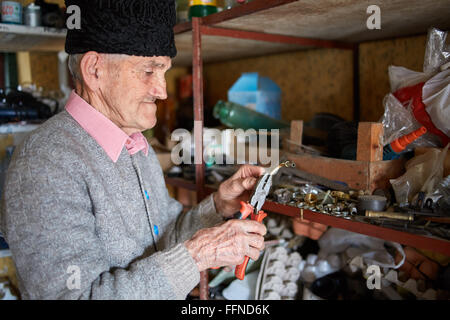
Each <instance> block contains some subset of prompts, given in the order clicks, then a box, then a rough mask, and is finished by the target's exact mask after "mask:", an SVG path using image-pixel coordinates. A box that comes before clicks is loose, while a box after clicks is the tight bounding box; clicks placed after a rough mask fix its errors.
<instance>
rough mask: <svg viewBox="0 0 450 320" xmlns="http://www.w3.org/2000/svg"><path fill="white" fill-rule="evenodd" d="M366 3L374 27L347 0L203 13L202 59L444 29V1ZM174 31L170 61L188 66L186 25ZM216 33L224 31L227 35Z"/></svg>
mask: <svg viewBox="0 0 450 320" xmlns="http://www.w3.org/2000/svg"><path fill="white" fill-rule="evenodd" d="M370 4H374V5H378V6H379V7H380V10H381V29H380V30H369V29H367V26H366V20H367V18H368V17H369V15H368V14H367V13H366V10H367V7H368V5H369V4H368V3H367V2H365V1H353V0H346V1H340V2H339V4H336V2H335V1H333V0H284V1H268V0H255V1H253V2H250V3H248V4H245V5H241V6H238V7H235V8H232V9H230V10H225V11H222V12H219V13H216V14H212V15H209V16H206V17H204V18H202V19H201V21H202V33H203V34H204V35H203V37H202V56H203V61H204V62H205V63H208V62H217V61H223V60H232V59H239V58H246V57H254V56H261V55H267V54H273V53H281V52H288V51H297V50H302V49H310V48H323V47H334V48H345V47H347V48H348V49H351V48H352V47H353V45H354V44H357V43H360V42H364V41H372V40H381V39H389V38H393V37H405V36H413V35H418V34H426V33H427V30H428V28H430V27H437V28H441V29H449V28H450V19H448V12H450V1H449V0H434V1H433V2H432V3H430V2H427V1H423V0H376V1H372V2H370ZM174 31H175V33H176V36H175V42H176V46H177V49H178V55H177V57H176V58H175V59H174V65H176V66H190V65H192V50H193V48H192V24H191V23H190V22H185V23H182V24H179V25H177V26H175V28H174ZM231 31H234V33H235V35H234V36H233V32H231ZM221 32H222V33H223V32H226V33H227V36H226V37H225V36H224V35H221ZM255 33H257V34H259V37H256V39H258V40H252V39H254V38H255ZM230 34H231V35H230ZM274 37H275V38H274ZM277 37H278V39H277ZM295 38H296V39H297V42H295V41H294V40H295ZM289 39H290V40H289ZM307 40H310V41H311V42H308V41H307Z"/></svg>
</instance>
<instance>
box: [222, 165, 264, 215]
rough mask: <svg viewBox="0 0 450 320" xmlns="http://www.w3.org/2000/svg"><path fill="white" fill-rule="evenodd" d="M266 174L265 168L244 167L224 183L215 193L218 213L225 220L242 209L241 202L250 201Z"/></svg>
mask: <svg viewBox="0 0 450 320" xmlns="http://www.w3.org/2000/svg"><path fill="white" fill-rule="evenodd" d="M264 173H265V169H264V168H263V167H257V166H252V165H243V166H241V167H240V168H239V170H238V171H237V172H236V173H235V174H234V175H233V176H231V177H230V178H229V179H227V180H225V181H224V182H222V183H221V184H220V186H219V190H218V191H217V192H215V193H214V195H213V197H214V204H215V206H216V210H217V212H219V213H221V214H222V215H223V216H224V217H225V218H228V217H231V216H232V215H233V214H235V213H236V212H237V211H239V209H240V208H241V205H240V202H241V201H248V199H249V198H250V194H251V191H252V190H253V188H254V187H255V183H256V181H257V180H258V178H259V177H260V176H262V175H263V174H264Z"/></svg>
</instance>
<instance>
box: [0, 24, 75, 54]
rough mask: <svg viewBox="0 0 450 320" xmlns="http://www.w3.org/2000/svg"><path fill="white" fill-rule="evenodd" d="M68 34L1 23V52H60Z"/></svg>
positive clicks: (54, 30)
mask: <svg viewBox="0 0 450 320" xmlns="http://www.w3.org/2000/svg"><path fill="white" fill-rule="evenodd" d="M66 33H67V31H66V30H65V29H55V28H47V27H29V26H24V25H15V24H5V23H0V51H2V52H16V51H55V52H56V51H60V50H63V49H64V43H65V41H66Z"/></svg>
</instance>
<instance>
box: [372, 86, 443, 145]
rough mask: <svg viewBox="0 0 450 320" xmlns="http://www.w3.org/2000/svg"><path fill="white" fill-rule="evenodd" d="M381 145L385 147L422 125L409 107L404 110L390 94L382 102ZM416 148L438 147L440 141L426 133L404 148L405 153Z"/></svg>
mask: <svg viewBox="0 0 450 320" xmlns="http://www.w3.org/2000/svg"><path fill="white" fill-rule="evenodd" d="M383 104H384V114H383V117H382V118H381V120H380V122H382V123H383V128H384V133H383V145H387V144H389V143H391V142H392V141H394V140H395V139H398V138H400V137H401V136H404V135H406V134H408V133H410V132H412V131H414V130H416V129H418V128H420V127H421V126H422V125H421V124H420V123H419V122H418V121H417V120H416V119H415V118H414V115H413V113H412V111H411V108H410V106H407V107H406V108H405V107H404V106H403V105H402V104H401V103H400V101H398V100H397V99H396V98H395V97H394V96H393V95H392V94H388V95H386V97H385V98H384V101H383ZM416 147H440V140H439V138H438V137H436V136H435V135H433V134H431V133H426V134H424V135H423V136H421V137H420V138H418V139H417V140H416V141H414V142H412V143H411V144H410V145H408V146H407V147H406V149H405V150H406V151H410V150H413V149H414V148H416Z"/></svg>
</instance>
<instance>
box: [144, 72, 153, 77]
mask: <svg viewBox="0 0 450 320" xmlns="http://www.w3.org/2000/svg"><path fill="white" fill-rule="evenodd" d="M152 74H153V71H145V75H146V76H151V75H152Z"/></svg>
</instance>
